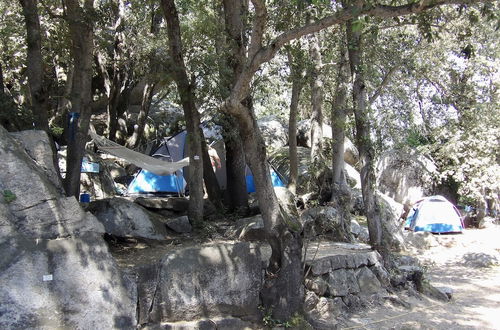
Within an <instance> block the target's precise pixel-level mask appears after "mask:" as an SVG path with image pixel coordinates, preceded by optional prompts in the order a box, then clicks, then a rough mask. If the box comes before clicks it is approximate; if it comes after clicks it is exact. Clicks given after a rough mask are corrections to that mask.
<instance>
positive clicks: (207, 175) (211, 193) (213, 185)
mask: <svg viewBox="0 0 500 330" xmlns="http://www.w3.org/2000/svg"><path fill="white" fill-rule="evenodd" d="M200 135H201V136H203V137H204V135H203V131H202V130H201V128H200ZM201 149H202V152H203V180H204V181H205V189H206V190H207V195H208V199H209V200H210V201H211V202H212V204H213V205H214V206H215V208H216V209H218V210H223V209H224V204H223V203H222V193H221V190H220V186H219V182H218V181H217V176H216V175H215V172H214V169H213V168H212V161H211V160H210V155H209V154H208V146H207V141H206V140H205V138H203V139H202V140H201Z"/></svg>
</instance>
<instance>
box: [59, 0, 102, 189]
mask: <svg viewBox="0 0 500 330" xmlns="http://www.w3.org/2000/svg"><path fill="white" fill-rule="evenodd" d="M63 3H64V5H65V7H66V21H67V22H68V27H69V32H70V37H71V54H72V58H73V66H74V69H73V83H72V88H71V96H70V99H71V112H73V113H77V114H78V115H79V119H78V120H74V124H73V126H72V128H71V127H70V132H69V136H68V155H67V163H66V164H67V167H66V178H65V180H64V188H65V190H66V194H67V195H68V196H75V197H77V198H78V195H79V193H80V174H81V173H80V169H81V164H82V157H83V154H84V149H85V142H86V140H87V134H88V129H89V124H90V116H91V115H92V108H91V103H92V63H93V61H92V60H93V56H92V55H93V41H94V31H93V22H92V20H91V18H92V17H94V16H95V15H94V12H93V11H94V2H93V0H85V1H84V3H83V7H80V5H79V1H78V0H64V1H63ZM72 129H73V131H72V132H71V130H72Z"/></svg>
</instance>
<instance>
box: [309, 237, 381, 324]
mask: <svg viewBox="0 0 500 330" xmlns="http://www.w3.org/2000/svg"><path fill="white" fill-rule="evenodd" d="M316 245H317V246H316ZM305 283H306V288H307V289H308V292H307V294H306V303H305V311H306V314H307V316H308V320H309V322H310V323H311V324H312V325H313V326H314V327H315V328H318V329H323V328H324V329H331V328H332V322H333V324H334V323H335V319H336V318H337V317H338V316H339V315H341V314H342V313H344V312H346V311H347V310H348V309H349V310H352V309H356V308H360V307H363V306H365V305H366V301H367V300H368V299H369V297H370V296H371V295H374V294H377V293H382V292H385V291H386V288H387V287H388V286H389V284H390V281H389V275H388V274H387V272H386V271H385V269H384V268H383V266H382V264H381V257H380V255H379V254H378V253H377V252H376V251H373V250H371V249H370V248H369V246H368V245H365V244H347V243H332V242H321V243H312V244H311V246H310V247H309V249H308V253H307V257H306V281H305Z"/></svg>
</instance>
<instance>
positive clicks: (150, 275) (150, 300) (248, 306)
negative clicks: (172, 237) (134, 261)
mask: <svg viewBox="0 0 500 330" xmlns="http://www.w3.org/2000/svg"><path fill="white" fill-rule="evenodd" d="M262 271H263V260H262V258H261V254H260V250H259V247H258V246H257V245H253V244H250V243H246V242H240V243H217V244H213V245H204V246H201V247H187V248H182V249H178V250H175V251H172V252H170V253H168V254H166V255H165V256H164V257H163V259H162V260H161V262H160V264H159V265H156V266H149V267H146V268H144V269H141V270H140V271H139V273H138V276H139V287H138V290H139V297H140V299H139V307H138V313H139V321H140V323H141V324H144V323H152V324H158V323H161V322H177V321H183V320H196V319H200V318H211V317H217V316H227V315H231V316H233V317H237V318H241V319H246V320H257V319H258V318H259V311H258V308H257V307H258V305H259V292H260V289H261V287H262V274H263V272H262Z"/></svg>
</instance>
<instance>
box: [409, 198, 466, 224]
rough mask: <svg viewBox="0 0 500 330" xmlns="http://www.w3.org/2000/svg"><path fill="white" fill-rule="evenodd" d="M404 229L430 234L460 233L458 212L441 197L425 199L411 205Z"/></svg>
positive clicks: (460, 222)
mask: <svg viewBox="0 0 500 330" xmlns="http://www.w3.org/2000/svg"><path fill="white" fill-rule="evenodd" d="M405 227H406V228H408V229H410V230H413V231H428V232H432V233H453V232H462V231H463V229H464V226H463V223H462V219H461V215H460V212H459V211H458V209H457V208H456V207H455V206H454V205H453V204H452V203H450V202H449V201H448V200H447V199H446V198H444V197H443V196H431V197H426V198H424V199H422V200H420V201H418V202H416V203H415V204H414V205H413V208H412V210H411V211H410V213H409V214H408V217H407V218H406V224H405Z"/></svg>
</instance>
